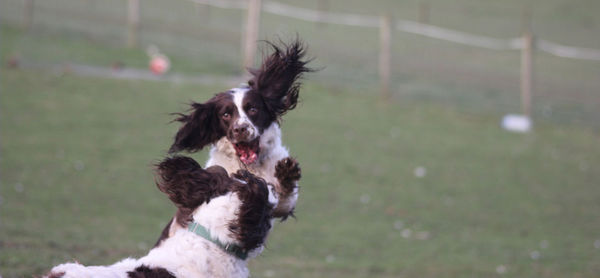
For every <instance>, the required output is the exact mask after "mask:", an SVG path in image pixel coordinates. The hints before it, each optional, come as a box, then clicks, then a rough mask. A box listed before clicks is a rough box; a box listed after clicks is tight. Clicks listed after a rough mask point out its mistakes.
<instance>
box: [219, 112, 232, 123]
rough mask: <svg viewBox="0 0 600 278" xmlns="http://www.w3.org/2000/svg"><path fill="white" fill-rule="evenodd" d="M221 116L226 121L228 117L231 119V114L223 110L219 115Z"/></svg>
mask: <svg viewBox="0 0 600 278" xmlns="http://www.w3.org/2000/svg"><path fill="white" fill-rule="evenodd" d="M221 117H222V118H223V120H226V121H228V120H229V119H231V114H229V113H227V112H225V113H223V115H221Z"/></svg>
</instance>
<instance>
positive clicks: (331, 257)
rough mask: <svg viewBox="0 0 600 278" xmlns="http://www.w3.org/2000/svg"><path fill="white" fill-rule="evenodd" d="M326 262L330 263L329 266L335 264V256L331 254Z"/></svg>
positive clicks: (326, 258)
mask: <svg viewBox="0 0 600 278" xmlns="http://www.w3.org/2000/svg"><path fill="white" fill-rule="evenodd" d="M325 261H326V262H327V263H329V264H330V263H333V262H335V256H333V255H331V254H330V255H327V257H325Z"/></svg>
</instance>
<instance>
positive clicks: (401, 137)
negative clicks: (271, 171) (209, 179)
mask: <svg viewBox="0 0 600 278" xmlns="http://www.w3.org/2000/svg"><path fill="white" fill-rule="evenodd" d="M598 14H600V2H599V1H596V0H545V1H541V0H540V1H536V0H530V1H517V0H505V1H491V0H481V1H472V0H407V1H394V0H378V1H360V0H344V1H342V0H307V1H292V0H277V1H274V0H273V1H272V0H262V1H257V0H248V1H234V0H171V1H166V0H78V1H74V0H0V57H1V58H2V60H1V61H2V66H1V68H0V124H1V126H0V151H1V152H0V276H1V277H31V276H32V275H39V274H42V273H44V272H45V271H47V270H48V269H50V267H51V266H52V265H56V264H58V263H61V262H65V261H69V260H73V259H77V260H78V261H80V262H82V263H84V264H109V263H112V262H115V261H117V260H118V259H121V258H124V257H126V256H141V255H143V254H145V253H147V252H148V250H149V249H150V248H151V247H152V246H153V244H154V241H155V240H156V239H157V238H158V236H159V234H160V231H161V229H162V227H163V226H164V225H165V224H166V223H167V221H168V220H169V218H170V217H171V216H172V214H173V212H174V210H175V208H174V206H173V205H172V204H171V203H170V202H169V201H168V200H167V198H166V197H165V196H163V195H162V194H161V193H160V192H159V191H158V190H157V189H156V188H155V187H154V182H153V174H152V165H153V163H156V162H157V161H160V160H161V159H162V158H163V157H164V156H165V155H166V150H167V149H168V147H169V146H170V143H171V139H172V136H173V135H174V133H175V131H176V128H177V125H176V124H169V122H170V121H171V120H172V116H171V115H169V113H172V112H182V111H185V110H186V109H187V107H186V104H187V103H188V102H189V101H192V100H193V101H199V102H201V101H204V100H206V99H208V98H210V97H211V96H212V95H214V94H215V93H218V92H221V91H224V90H227V89H229V88H231V87H234V86H236V85H237V84H238V83H239V82H242V81H245V79H244V70H243V69H244V68H245V67H248V66H256V65H258V64H259V63H260V60H261V57H262V55H263V54H264V52H265V51H267V50H268V48H267V47H265V44H264V43H261V42H260V41H261V40H271V41H277V40H279V39H281V40H283V41H289V40H290V39H292V38H294V37H295V36H299V37H300V38H301V39H302V40H304V41H305V42H306V44H307V45H308V54H309V56H311V57H314V58H315V59H314V61H313V62H311V66H312V67H314V68H318V69H320V71H318V72H315V73H311V74H307V75H306V78H305V82H304V86H303V90H302V92H301V98H302V104H301V105H299V106H298V108H297V109H296V110H294V111H292V112H290V113H289V114H287V115H286V116H285V118H284V121H283V136H284V144H286V145H287V146H288V147H289V148H290V152H291V153H292V154H293V155H294V156H296V157H297V158H298V160H299V162H300V163H301V165H302V168H303V178H302V180H301V186H302V188H301V197H300V201H299V204H298V208H297V216H298V217H297V219H291V220H288V221H286V222H284V223H280V224H277V225H276V226H275V228H274V230H273V232H272V234H271V236H270V238H269V240H268V244H267V245H268V246H267V250H266V251H265V252H264V253H263V254H262V255H261V256H260V257H259V258H257V259H254V260H253V261H251V262H250V269H251V273H253V276H254V277H367V276H372V277H597V275H598V273H600V232H599V231H600V186H599V185H600V136H599V135H600V17H598ZM257 41H258V44H257V43H256V42H257ZM509 114H516V115H517V116H518V119H519V120H520V121H521V122H520V123H521V124H522V123H523V122H522V120H525V122H527V123H533V124H532V126H530V128H529V129H527V128H523V127H522V125H521V128H520V129H519V128H517V130H520V132H514V128H513V131H510V130H506V129H505V128H506V126H504V128H503V125H502V124H501V123H502V120H503V118H504V117H505V116H506V115H509ZM529 120H530V122H528V121H529ZM505 123H506V122H505ZM508 127H509V128H510V124H509V126H508ZM192 156H193V157H194V158H195V159H197V160H198V161H199V162H202V163H203V162H204V161H205V160H206V151H203V152H200V153H197V154H193V155H192Z"/></svg>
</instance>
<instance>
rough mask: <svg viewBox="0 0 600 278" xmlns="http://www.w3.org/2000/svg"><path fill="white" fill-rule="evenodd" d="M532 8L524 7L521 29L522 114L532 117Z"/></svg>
mask: <svg viewBox="0 0 600 278" xmlns="http://www.w3.org/2000/svg"><path fill="white" fill-rule="evenodd" d="M531 18H532V10H531V6H529V5H526V6H524V7H523V18H522V19H521V20H522V21H521V24H522V26H521V29H522V32H523V37H522V40H523V45H522V48H521V112H522V113H523V115H525V116H527V117H531V97H532V91H533V48H534V47H535V46H534V36H533V33H532V31H531V29H532V28H531Z"/></svg>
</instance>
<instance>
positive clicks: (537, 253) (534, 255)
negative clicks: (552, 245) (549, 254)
mask: <svg viewBox="0 0 600 278" xmlns="http://www.w3.org/2000/svg"><path fill="white" fill-rule="evenodd" d="M529 257H531V259H532V260H538V259H539V258H541V257H542V254H541V253H540V251H537V250H535V251H531V253H529Z"/></svg>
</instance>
